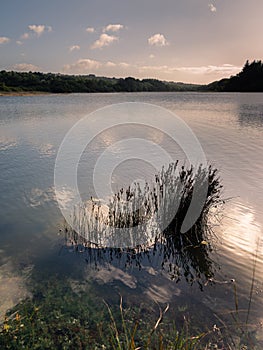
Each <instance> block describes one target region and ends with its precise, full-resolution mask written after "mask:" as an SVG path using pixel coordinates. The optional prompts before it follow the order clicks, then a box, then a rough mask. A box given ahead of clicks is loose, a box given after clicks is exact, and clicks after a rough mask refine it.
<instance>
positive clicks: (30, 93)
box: [0, 91, 54, 97]
mask: <svg viewBox="0 0 263 350" xmlns="http://www.w3.org/2000/svg"><path fill="white" fill-rule="evenodd" d="M35 95H54V94H53V93H51V92H45V91H0V97H1V96H35Z"/></svg>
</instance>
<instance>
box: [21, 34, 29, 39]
mask: <svg viewBox="0 0 263 350" xmlns="http://www.w3.org/2000/svg"><path fill="white" fill-rule="evenodd" d="M21 39H24V40H26V39H29V33H24V34H23V35H21Z"/></svg>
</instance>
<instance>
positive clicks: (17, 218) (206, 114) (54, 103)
mask: <svg viewBox="0 0 263 350" xmlns="http://www.w3.org/2000/svg"><path fill="white" fill-rule="evenodd" d="M127 101H138V102H148V103H153V104H157V105H160V106H162V107H165V108H168V109H170V110H171V111H173V112H176V113H177V115H179V116H180V117H181V118H183V119H184V120H185V121H186V122H187V123H188V125H189V126H190V127H191V128H192V129H193V131H194V132H195V134H196V136H197V137H198V139H199V140H200V142H201V144H202V147H203V148H204V151H205V153H206V156H207V159H208V161H209V162H211V163H213V164H214V165H215V166H216V167H217V168H219V170H220V175H221V177H222V182H223V184H224V193H223V197H226V198H228V197H232V198H233V199H232V200H230V201H228V202H227V206H226V209H225V211H224V216H225V217H224V220H223V221H222V223H220V225H219V226H218V227H216V228H215V230H216V234H217V236H218V244H217V249H216V252H209V251H208V247H207V246H206V245H205V244H204V245H202V247H201V251H200V249H197V250H196V251H195V252H198V253H197V254H196V256H195V257H194V254H193V252H192V251H191V252H187V251H186V252H185V256H184V257H182V256H181V257H180V256H179V257H178V259H179V258H180V259H181V260H183V259H185V261H187V264H188V265H189V256H190V255H191V257H192V258H193V257H194V259H195V261H193V265H194V264H195V265H198V266H202V264H204V265H203V267H202V269H203V270H202V271H199V272H200V273H203V271H205V270H207V269H208V270H209V264H210V258H211V260H213V261H217V262H218V264H219V265H220V266H221V270H220V271H215V276H214V280H215V281H220V282H224V281H227V282H229V281H230V280H231V279H235V280H236V284H237V287H238V293H239V295H240V298H239V305H240V308H242V309H244V310H247V307H248V300H249V292H250V287H251V279H252V272H253V261H254V258H255V254H256V253H257V266H256V275H255V276H256V281H255V285H254V291H255V292H254V293H253V302H252V304H251V314H250V320H251V321H250V322H251V323H257V322H259V321H260V320H261V321H262V319H263V307H262V299H263V292H262V289H263V285H262V273H263V270H262V267H263V258H262V254H263V253H262V227H263V219H262V218H263V205H262V204H263V203H262V198H263V187H262V183H263V164H262V152H263V137H262V130H263V129H262V113H263V107H262V106H263V95H262V94H217V93H215V94H206V93H202V94H198V93H160V94H159V93H142V94H91V95H87V94H82V95H79V94H76V95H69V96H63V95H57V96H31V97H12V98H10V97H1V98H0V123H1V135H0V151H1V154H0V167H1V173H0V196H1V205H2V206H1V213H0V215H1V220H0V238H1V241H0V248H1V249H0V263H1V268H0V279H1V281H2V282H3V283H1V287H0V289H1V290H0V294H1V295H0V297H1V300H8V302H7V303H5V307H9V306H11V305H12V304H14V303H15V302H16V301H17V300H18V299H17V298H19V297H23V296H24V295H26V291H25V289H24V286H25V284H24V282H21V280H20V277H18V276H17V272H18V271H20V270H19V269H18V268H17V266H18V265H19V262H20V261H25V266H24V268H23V269H26V271H29V270H30V269H31V268H32V266H34V269H35V270H36V271H37V273H39V274H41V272H43V271H45V273H46V276H49V274H52V273H53V272H54V271H56V272H57V273H58V274H64V275H65V276H68V275H70V274H72V276H78V277H79V276H82V274H81V273H80V272H79V271H80V270H82V271H81V272H83V271H85V273H86V274H87V275H86V277H87V279H89V281H91V280H92V278H94V279H95V280H96V281H95V282H96V283H98V286H97V292H98V295H100V293H101V294H102V295H103V293H104V296H105V295H106V296H107V295H108V296H109V295H111V294H112V295H113V294H114V293H116V290H117V291H118V292H120V293H122V294H123V295H125V297H126V298H127V300H128V299H129V298H130V299H131V300H134V301H137V302H140V300H142V299H143V298H145V297H146V296H148V297H150V298H153V299H156V300H158V301H160V302H161V301H163V302H164V301H168V300H169V302H171V303H172V307H170V312H171V313H172V315H173V316H174V317H176V313H178V306H180V307H182V308H187V307H189V305H190V310H191V311H192V313H195V314H200V315H202V317H203V322H204V323H209V322H210V320H212V317H211V315H213V314H214V313H215V312H216V313H220V312H222V314H223V315H225V316H226V313H227V312H229V310H233V309H234V308H235V306H234V305H235V301H234V297H233V285H232V284H230V283H229V284H220V283H217V282H215V283H214V285H210V284H208V285H207V286H205V288H204V292H201V291H200V290H199V288H198V286H197V287H196V286H195V285H194V286H193V287H190V286H188V285H187V283H185V279H184V278H182V279H181V281H180V283H177V284H176V283H175V282H176V280H177V278H175V280H173V281H172V280H171V279H170V277H171V276H170V275H169V263H170V261H169V259H168V261H167V262H168V264H167V265H166V267H167V268H168V270H167V269H166V270H165V271H166V272H165V271H163V270H162V269H159V268H157V267H160V265H161V264H162V261H161V260H159V261H158V260H157V257H158V255H157V254H156V255H155V256H153V253H152V259H153V260H152V262H151V261H150V260H148V258H147V259H145V260H143V261H142V262H141V271H139V267H138V266H137V267H136V266H135V268H133V267H131V268H130V269H128V270H127V269H123V265H118V261H114V262H113V263H112V264H110V265H108V266H104V267H102V266H101V267H100V269H98V270H94V269H92V268H91V269H90V268H89V267H90V265H89V264H87V262H86V261H85V258H84V255H83V254H80V253H79V254H72V253H71V254H70V253H69V252H67V253H65V251H63V252H61V254H60V255H59V244H58V239H59V238H58V237H57V232H58V229H59V224H60V223H61V220H62V217H61V214H60V212H59V210H58V208H57V206H56V203H55V201H54V191H53V170H54V164H55V156H56V152H57V150H58V147H59V145H60V143H61V141H62V139H63V137H64V135H65V134H66V132H67V131H68V130H69V129H70V127H71V126H72V125H73V124H74V123H75V122H76V121H78V120H79V119H80V118H82V117H83V116H85V115H86V114H88V113H89V112H91V111H94V110H96V109H97V108H99V107H103V106H106V105H109V104H112V103H120V102H127ZM126 131H127V130H126ZM126 131H125V130H123V135H122V136H125V132H126ZM144 132H145V133H146V134H147V135H148V136H149V138H151V139H152V140H153V142H156V143H158V144H159V145H162V146H165V147H166V145H167V144H169V140H165V139H163V138H162V135H160V134H159V133H158V132H154V133H153V132H152V130H146V129H145V130H144ZM120 133H121V132H120ZM100 136H101V138H98V139H97V143H94V144H90V148H89V149H88V148H87V149H86V151H85V153H84V154H83V159H82V160H83V162H82V163H81V165H80V169H79V170H80V173H79V174H80V187H81V192H82V193H84V194H85V195H86V196H88V195H89V194H90V186H89V183H88V185H87V182H86V181H91V180H92V176H91V174H89V165H90V168H93V166H92V164H95V162H96V159H97V157H98V155H99V154H100V153H101V152H102V151H103V150H104V149H105V147H107V145H108V144H112V140H113V139H111V136H112V135H110V134H109V133H108V134H107V133H105V134H103V135H100ZM115 136H116V139H117V140H120V139H121V137H120V135H115ZM142 136H143V135H142ZM99 141H100V142H99ZM92 146H94V147H93V148H92ZM171 153H173V155H176V157H178V158H179V159H181V157H182V153H181V152H180V150H179V147H178V149H176V150H175V149H173V150H171ZM136 164H137V165H136V166H137V168H139V167H140V164H139V163H136ZM82 166H83V168H81V167H82ZM123 166H126V167H127V168H128V169H129V170H132V168H133V166H132V164H130V163H127V164H124V165H123ZM106 170H107V169H105V171H106ZM137 170H138V169H137ZM118 171H120V172H121V171H122V170H121V169H116V172H115V173H114V179H115V181H116V182H117V181H118ZM150 172H152V169H149V173H150ZM140 175H141V174H139V173H138V176H140ZM125 185H126V184H125ZM85 186H86V187H85ZM87 187H88V188H87ZM60 196H61V198H64V202H65V203H67V201H68V202H69V201H70V200H71V196H72V193H70V192H69V191H68V189H63V191H61V193H60ZM87 198H89V197H87ZM65 205H66V204H65ZM220 242H221V243H220ZM210 253H212V254H210ZM206 254H208V255H209V254H210V255H209V257H208V256H206ZM177 256H178V255H177ZM200 256H201V257H202V259H201V260H200ZM87 259H88V257H87ZM6 263H8V264H11V265H8V266H11V268H10V269H9V268H7V267H6V266H7V265H5V264H6ZM176 263H177V262H176ZM124 264H125V263H124ZM190 264H191V263H190ZM27 268H28V270H27ZM23 269H22V271H21V274H20V273H19V275H22V277H23V278H22V279H23V281H24V280H25V278H26V277H25V276H24V275H23ZM167 272H168V273H167ZM46 278H47V277H46ZM8 283H10V285H9V287H10V288H11V287H12V288H11V289H12V292H14V295H17V296H18V297H12V296H10V298H9V296H8V295H9V294H8V293H10V288H8V289H7V288H5V286H8ZM103 288H104V289H103ZM24 292H25V294H24ZM20 293H21V294H20ZM9 301H10V302H9ZM3 308H4V307H2V308H1V311H2V312H3V311H4V309H3ZM173 310H174V311H173ZM208 310H209V311H208ZM173 312H174V314H173ZM205 312H206V315H204V313H205ZM210 317H211V318H210ZM225 318H226V317H225ZM213 321H214V320H213ZM211 326H213V324H212V321H211Z"/></svg>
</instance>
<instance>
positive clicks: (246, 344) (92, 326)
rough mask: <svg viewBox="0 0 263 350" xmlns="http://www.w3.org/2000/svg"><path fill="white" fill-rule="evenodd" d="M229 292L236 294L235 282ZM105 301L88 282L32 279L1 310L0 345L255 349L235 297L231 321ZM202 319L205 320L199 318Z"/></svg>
mask: <svg viewBox="0 0 263 350" xmlns="http://www.w3.org/2000/svg"><path fill="white" fill-rule="evenodd" d="M232 285H233V286H234V288H233V294H234V296H235V300H237V292H236V291H237V288H236V285H235V282H233V283H232ZM124 302H125V300H124V301H122V298H121V297H120V302H119V305H118V304H117V303H115V304H114V305H110V304H109V303H108V302H106V301H104V303H103V302H102V301H101V299H100V298H99V297H98V296H96V291H94V290H92V286H91V285H88V286H86V287H83V284H81V282H76V281H73V280H64V279H63V278H61V277H59V276H54V277H53V278H49V280H48V281H46V280H41V281H40V280H38V281H37V282H36V281H35V285H34V289H33V290H32V298H31V299H26V300H24V301H22V302H21V303H19V304H18V305H17V306H16V307H14V308H13V309H11V310H9V311H8V312H7V313H6V316H5V319H4V321H3V323H2V325H1V329H0V348H1V349H14V350H20V349H28V350H31V349H32V350H35V349H43V350H44V349H46V350H49V349H50V350H56V349H61V350H62V349H69V350H70V349H87V350H89V349H91V350H112V349H113V350H135V349H141V350H157V349H158V350H160V349H167V350H213V349H221V350H225V349H226V350H245V349H246V350H248V349H249V350H259V349H261V347H260V345H258V346H257V340H256V336H255V335H256V333H255V331H250V330H249V327H248V325H247V324H246V323H243V322H242V321H241V320H240V318H239V309H238V302H237V301H236V309H235V310H234V311H233V312H232V315H233V321H232V324H229V323H226V322H225V321H224V320H222V319H220V318H219V317H216V318H215V322H216V323H211V321H210V324H208V325H207V327H204V326H203V329H201V328H200V326H197V325H196V324H195V323H193V321H194V320H193V318H192V316H191V313H190V314H189V312H187V311H186V310H184V309H183V308H180V307H179V306H175V307H177V308H178V310H177V311H176V320H173V321H171V320H170V319H169V317H168V314H169V312H170V310H169V305H168V304H167V305H163V306H159V305H153V304H150V303H149V302H148V303H147V302H146V301H145V302H143V303H141V305H129V304H124ZM203 321H204V320H203Z"/></svg>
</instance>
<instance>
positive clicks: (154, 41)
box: [148, 33, 169, 46]
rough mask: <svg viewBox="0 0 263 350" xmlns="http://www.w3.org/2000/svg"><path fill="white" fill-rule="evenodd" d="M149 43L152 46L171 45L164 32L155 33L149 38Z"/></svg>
mask: <svg viewBox="0 0 263 350" xmlns="http://www.w3.org/2000/svg"><path fill="white" fill-rule="evenodd" d="M148 44H149V45H151V46H167V45H169V43H168V41H167V40H166V38H165V36H164V35H163V34H159V33H158V34H154V35H152V36H151V37H150V38H149V39H148Z"/></svg>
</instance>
